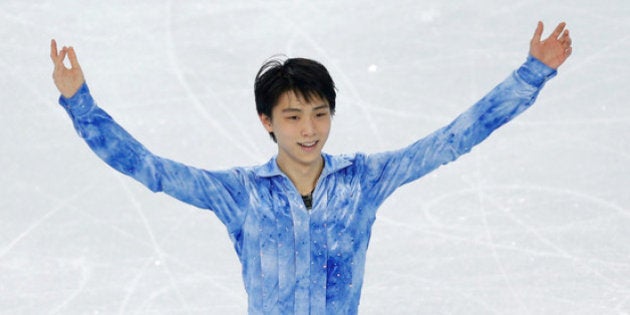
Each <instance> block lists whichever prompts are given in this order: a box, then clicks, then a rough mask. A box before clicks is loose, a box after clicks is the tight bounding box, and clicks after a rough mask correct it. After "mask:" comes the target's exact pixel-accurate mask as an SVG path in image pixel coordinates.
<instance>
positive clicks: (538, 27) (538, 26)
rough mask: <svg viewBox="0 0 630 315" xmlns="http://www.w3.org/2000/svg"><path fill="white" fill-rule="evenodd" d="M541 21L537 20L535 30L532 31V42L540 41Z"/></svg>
mask: <svg viewBox="0 0 630 315" xmlns="http://www.w3.org/2000/svg"><path fill="white" fill-rule="evenodd" d="M543 28H544V26H543V22H542V21H538V25H537V26H536V31H534V37H532V42H540V39H541V37H542V32H543Z"/></svg>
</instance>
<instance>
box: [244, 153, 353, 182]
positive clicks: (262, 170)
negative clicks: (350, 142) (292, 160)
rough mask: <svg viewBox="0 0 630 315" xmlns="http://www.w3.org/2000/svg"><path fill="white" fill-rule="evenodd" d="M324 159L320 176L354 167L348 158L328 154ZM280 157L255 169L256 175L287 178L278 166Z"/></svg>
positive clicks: (273, 158)
mask: <svg viewBox="0 0 630 315" xmlns="http://www.w3.org/2000/svg"><path fill="white" fill-rule="evenodd" d="M322 157H323V158H324V169H323V170H322V174H321V175H320V176H328V175H329V174H332V173H334V172H337V171H339V170H341V169H344V168H346V167H348V166H350V165H352V160H351V159H350V158H348V157H346V156H337V155H335V156H333V155H329V154H326V153H322ZM277 158H278V157H277V156H274V157H272V158H271V159H270V160H269V161H268V162H267V163H265V164H263V165H260V166H257V167H255V168H254V173H255V174H256V175H257V176H259V177H274V176H286V175H285V174H284V173H283V172H282V171H281V170H280V167H279V166H278V163H277V162H276V159H277Z"/></svg>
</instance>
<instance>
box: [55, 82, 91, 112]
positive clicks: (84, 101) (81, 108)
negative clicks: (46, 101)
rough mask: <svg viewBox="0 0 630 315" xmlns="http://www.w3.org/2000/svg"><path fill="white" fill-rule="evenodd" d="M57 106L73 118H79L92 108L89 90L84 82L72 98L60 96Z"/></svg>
mask: <svg viewBox="0 0 630 315" xmlns="http://www.w3.org/2000/svg"><path fill="white" fill-rule="evenodd" d="M59 104H60V105H61V106H62V107H63V108H65V109H66V111H67V112H68V113H70V115H71V116H73V117H76V116H81V115H83V114H85V113H87V112H89V111H90V110H91V109H92V107H94V101H93V100H92V95H90V89H89V88H88V86H87V83H85V82H84V83H83V85H81V87H80V88H79V90H78V91H77V92H76V93H74V95H73V96H72V97H70V98H67V97H65V96H63V95H61V96H60V97H59Z"/></svg>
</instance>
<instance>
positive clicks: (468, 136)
mask: <svg viewBox="0 0 630 315" xmlns="http://www.w3.org/2000/svg"><path fill="white" fill-rule="evenodd" d="M564 27H565V24H564V23H561V24H559V25H558V26H557V27H556V29H555V30H554V32H553V33H552V34H551V35H550V36H549V38H547V39H545V40H541V35H542V31H543V25H542V23H541V22H539V23H538V27H537V28H536V31H535V33H534V36H533V38H532V40H531V44H530V52H529V56H528V58H527V60H526V62H525V63H524V64H523V65H522V66H521V67H520V68H519V69H517V70H516V71H514V72H513V73H512V74H511V75H510V76H509V77H508V78H507V79H506V80H505V81H503V82H502V83H500V84H499V85H498V86H497V87H495V88H494V89H493V90H492V91H491V92H490V93H489V94H488V95H486V96H485V97H484V98H483V99H482V100H481V101H479V102H478V103H477V104H475V105H474V106H473V107H471V108H470V109H469V110H467V111H466V112H464V113H463V114H461V115H460V116H459V117H458V118H457V119H455V120H454V121H453V122H452V123H451V124H449V125H448V126H445V127H443V128H441V129H439V130H437V131H435V132H434V133H432V134H431V135H429V136H427V137H425V138H423V139H421V140H419V141H417V142H415V143H413V144H411V145H410V146H408V147H406V148H403V149H400V150H398V151H392V152H384V153H378V154H372V155H366V154H359V153H357V154H354V155H349V156H331V155H328V154H326V153H323V152H322V150H323V147H324V144H325V143H326V140H327V138H328V134H329V131H330V126H331V116H332V115H333V114H334V112H335V96H336V94H335V87H334V83H333V80H332V78H331V77H330V75H329V74H328V71H327V70H326V68H324V66H322V65H321V64H319V63H317V62H315V61H312V60H308V59H300V58H296V59H288V60H286V61H284V62H282V61H277V60H276V61H270V62H268V63H266V64H265V65H264V66H263V67H262V68H261V70H260V71H259V72H258V75H257V77H256V83H255V95H256V107H257V111H258V114H259V116H260V121H261V123H262V125H263V126H264V128H265V129H266V130H267V132H269V133H270V135H271V137H272V139H273V140H274V141H275V142H276V143H277V145H278V153H277V155H276V156H274V157H273V158H271V160H270V161H269V162H267V163H266V164H263V165H261V166H257V167H250V168H244V167H236V168H233V169H229V170H225V171H206V170H200V169H196V168H193V167H190V166H186V165H184V164H181V163H178V162H174V161H171V160H167V159H164V158H161V157H159V156H156V155H154V154H152V153H151V152H149V151H148V150H147V149H146V148H144V147H143V146H142V144H140V143H139V142H137V141H136V140H135V139H134V138H132V137H131V136H130V135H129V134H128V133H127V132H126V131H125V130H123V129H122V128H121V127H120V126H119V125H118V124H116V123H115V122H114V121H113V120H112V118H111V117H110V116H109V115H108V114H107V113H105V112H104V111H103V110H102V109H101V108H99V107H98V106H97V105H96V104H95V103H94V100H93V99H92V97H91V95H90V93H89V90H88V87H87V85H86V84H85V80H84V77H83V74H82V71H81V68H80V66H79V63H78V61H77V57H76V55H75V52H74V50H73V49H72V48H71V47H70V48H66V47H64V48H63V49H62V50H61V51H60V52H58V51H57V46H56V43H55V41H54V40H53V41H52V42H51V58H52V60H53V63H54V65H55V70H54V74H53V77H54V80H55V84H56V85H57V87H58V89H59V91H60V92H61V93H62V96H61V98H60V100H59V101H60V104H61V105H62V106H63V107H64V108H65V109H66V110H67V112H68V114H69V115H70V117H71V119H72V121H73V123H74V126H75V129H76V130H77V131H78V133H79V135H80V136H81V137H82V138H83V139H84V140H85V141H86V142H87V143H88V145H89V146H90V147H91V148H92V150H93V151H94V152H95V153H96V154H97V155H98V156H99V157H100V158H102V159H103V160H104V161H105V162H107V163H108V164H109V165H111V166H112V167H113V168H115V169H117V170H119V171H120V172H122V173H124V174H126V175H129V176H132V177H133V178H135V179H136V180H138V181H140V182H141V183H142V184H144V185H146V186H147V187H148V188H149V189H151V190H152V191H156V192H157V191H163V192H165V193H167V194H169V195H171V196H173V197H175V198H177V199H179V200H181V201H184V202H186V203H189V204H192V205H195V206H197V207H200V208H204V209H210V210H212V211H213V212H214V213H215V214H216V215H217V217H218V218H219V219H220V220H221V222H222V223H223V224H225V226H226V227H227V230H228V233H229V235H230V238H231V240H232V241H233V243H234V247H235V249H236V252H237V254H238V257H239V259H240V261H241V264H242V273H243V280H244V283H245V289H246V291H247V294H248V302H249V313H250V314H291V313H293V314H309V313H310V314H355V313H357V310H358V305H359V297H360V293H361V285H362V282H363V273H364V266H365V257H366V251H367V247H368V242H369V239H370V231H371V227H372V223H373V222H374V219H375V214H376V210H377V208H378V207H379V205H380V204H381V203H382V202H383V201H384V200H385V198H387V197H388V196H389V195H390V194H391V193H393V192H394V190H395V189H396V188H397V187H400V186H401V185H403V184H405V183H408V182H410V181H413V180H415V179H418V178H419V177H421V176H423V175H425V174H427V173H428V172H430V171H432V170H434V169H436V168H437V167H439V166H440V165H442V164H446V163H448V162H450V161H453V160H455V159H456V158H457V157H458V156H460V155H461V154H464V153H466V152H468V151H470V149H471V148H472V147H473V146H474V145H476V144H478V143H479V142H481V141H482V140H483V139H485V138H486V137H487V136H488V135H489V134H490V133H491V132H492V131H493V130H495V129H496V128H498V127H499V126H501V125H503V124H504V123H506V122H508V121H509V120H510V119H512V118H513V117H515V116H516V115H517V114H519V113H521V112H522V111H523V110H525V109H526V108H528V107H529V106H530V105H531V104H532V103H533V102H534V100H535V98H536V96H537V95H538V93H539V92H540V90H541V88H542V86H543V85H544V83H545V82H546V81H547V80H548V79H550V78H552V77H553V76H554V75H555V74H556V69H557V68H558V67H559V66H560V65H561V64H562V63H563V62H564V61H565V60H566V59H567V58H568V57H569V55H570V54H571V38H570V36H569V32H568V30H565V29H564ZM66 55H67V56H68V58H69V60H70V64H71V67H70V68H67V67H65V66H64V64H63V60H64V58H65V57H66Z"/></svg>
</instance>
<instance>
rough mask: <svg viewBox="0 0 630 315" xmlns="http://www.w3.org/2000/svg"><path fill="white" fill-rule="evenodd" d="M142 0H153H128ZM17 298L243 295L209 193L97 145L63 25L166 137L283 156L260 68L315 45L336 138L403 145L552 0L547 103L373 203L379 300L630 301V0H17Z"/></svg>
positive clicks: (371, 257) (121, 309)
mask: <svg viewBox="0 0 630 315" xmlns="http://www.w3.org/2000/svg"><path fill="white" fill-rule="evenodd" d="M130 3H132V4H130ZM0 20H2V25H3V26H2V27H0V34H1V36H0V38H2V42H1V44H0V45H1V52H0V70H1V72H2V75H1V76H0V95H1V96H2V99H3V103H2V105H0V109H1V111H0V113H1V115H0V126H1V130H2V132H1V133H0V148H1V149H2V154H1V155H0V165H1V167H2V169H1V170H2V174H1V175H0V187H1V189H0V314H244V313H246V310H247V300H246V295H245V291H244V288H243V282H242V280H241V275H240V264H239V262H238V259H237V256H236V254H235V253H234V250H233V248H232V244H231V242H230V240H229V238H228V235H227V232H226V230H225V228H224V227H223V226H222V225H221V224H220V222H219V221H218V220H217V219H216V217H215V216H214V214H213V213H212V212H210V211H205V210H199V209H196V208H193V207H192V206H188V205H186V204H183V203H180V202H178V201H176V200H174V199H171V198H170V197H168V196H166V195H164V194H154V193H151V192H150V191H149V190H147V189H145V188H144V187H143V186H141V185H140V184H138V183H136V182H135V181H133V180H132V179H129V178H127V177H125V176H123V175H121V174H119V173H117V172H115V171H113V170H112V169H110V168H109V167H108V166H107V165H106V164H104V163H103V162H102V161H101V160H99V159H98V158H97V157H96V156H95V155H94V154H93V153H92V152H91V151H90V150H89V149H88V147H87V146H86V145H85V143H84V142H83V141H82V140H81V139H80V138H79V137H78V136H77V134H76V133H75V131H74V129H73V127H72V124H71V122H70V120H69V119H68V117H67V114H66V113H65V111H64V110H63V109H62V108H61V107H60V106H59V105H58V104H57V99H58V96H59V94H58V92H57V90H56V88H55V86H54V84H53V82H52V78H51V74H52V68H53V67H52V63H51V61H50V59H49V43H50V39H51V38H56V39H57V41H58V42H59V44H60V45H61V46H63V45H73V46H74V47H75V48H76V51H77V54H78V57H79V61H80V62H81V65H82V68H83V70H84V73H85V76H86V79H87V82H88V84H89V86H90V89H91V91H92V94H93V95H94V97H95V99H96V101H97V102H98V104H99V105H100V106H101V107H103V108H104V109H106V110H107V111H108V112H109V113H110V114H111V115H112V116H113V117H114V118H115V119H116V120H117V121H118V122H119V123H121V124H122V125H123V126H124V127H125V128H126V129H127V130H128V131H129V132H130V133H131V134H133V135H134V136H135V137H136V138H137V139H139V140H140V141H141V142H142V143H144V144H145V146H147V147H148V148H149V149H151V150H152V151H153V152H154V153H156V154H159V155H162V156H165V157H168V158H171V159H174V160H178V161H181V162H185V163H187V164H190V165H194V166H198V167H202V168H206V169H225V168H229V167H231V166H237V165H255V164H261V163H264V162H266V161H267V160H268V159H269V158H270V157H271V156H272V155H273V154H275V151H276V146H275V144H274V143H273V142H272V141H271V140H270V139H269V137H268V135H267V134H266V132H265V131H264V129H263V128H262V126H261V125H260V123H259V121H258V118H257V116H256V111H255V106H254V98H253V80H254V76H255V74H256V72H257V70H258V68H259V67H260V65H261V64H262V63H263V62H264V61H265V60H266V59H267V58H269V57H270V56H272V55H275V54H286V55H288V56H291V57H296V56H303V57H309V58H314V59H317V60H319V61H321V62H322V63H323V64H325V65H326V66H327V67H328V69H329V70H330V72H331V74H332V76H333V78H334V79H335V81H336V83H337V86H338V98H337V114H336V116H335V117H334V120H333V131H332V134H331V136H330V139H329V142H328V144H327V148H326V151H327V152H329V153H333V154H337V153H351V152H356V151H362V152H368V153H371V152H379V151H384V150H391V149H396V148H400V147H403V146H406V145H408V144H410V143H411V142H412V141H414V140H417V139H419V138H420V137H422V136H424V135H427V134H428V133H430V132H432V131H433V130H435V129H437V128H439V127H441V126H443V125H445V124H447V123H449V122H450V121H451V120H452V119H454V118H455V117H456V116H457V115H458V114H459V113H460V112H462V111H464V110H465V109H466V108H468V107H469V106H471V105H472V104H474V103H475V102H476V101H477V100H479V99H480V98H481V97H483V95H484V94H485V93H487V92H488V91H489V90H490V89H491V88H492V87H494V86H495V85H496V84H498V83H499V82H500V81H502V80H503V79H504V78H505V77H507V76H508V75H509V74H510V72H511V71H513V70H514V69H516V68H517V67H518V66H519V65H520V64H521V63H522V62H523V61H524V60H525V58H526V56H527V51H528V47H529V40H530V38H531V36H532V34H533V32H534V29H535V27H536V22H537V21H538V20H542V21H543V22H545V26H546V30H545V34H544V37H546V36H547V35H548V34H549V32H550V30H551V29H553V27H555V25H556V24H557V23H558V22H560V21H566V22H567V23H568V27H569V29H570V30H571V34H572V37H573V56H572V57H571V58H570V59H569V60H568V61H567V63H565V64H564V65H563V66H562V67H561V68H560V70H559V73H558V75H557V77H556V78H554V79H553V80H552V81H550V82H548V84H547V86H546V87H545V88H544V90H543V91H542V93H541V94H540V96H539V98H538V101H537V102H536V104H535V105H534V106H533V107H532V108H531V109H530V110H528V111H527V112H525V113H523V114H522V115H521V116H519V117H518V118H516V120H514V121H513V122H511V123H509V124H508V125H506V126H504V127H503V128H502V129H500V130H498V131H496V132H495V133H494V134H493V135H492V136H491V137H490V138H489V139H488V140H487V141H485V142H484V143H482V144H481V145H479V146H477V147H476V148H475V149H473V151H472V152H471V153H470V154H468V155H466V156H463V157H462V158H460V159H459V160H458V161H456V162H454V163H453V164H450V165H447V166H445V167H442V168H440V169H438V170H437V171H435V172H433V173H431V174H429V175H427V176H426V177H424V178H422V179H420V180H419V181H416V182H414V183H411V184H409V185H407V186H404V187H403V188H401V189H400V190H398V191H397V192H396V193H395V194H394V195H393V196H392V197H390V199H389V200H388V201H387V202H386V203H385V204H384V205H383V206H382V207H381V209H380V210H379V212H378V215H377V220H376V223H375V225H374V229H373V234H372V241H371V244H370V249H369V251H368V258H367V265H366V277H365V281H364V284H363V294H362V299H361V306H360V313H361V314H630V104H629V99H630V71H629V70H630V67H629V66H630V3H629V2H628V1H627V0H604V1H587V0H572V1H568V0H567V1H541V0H538V1H498V0H480V1H438V0H429V1H411V0H392V1H374V0H368V1H357V0H352V1H351V0H336V1H330V0H328V1H245V0H216V1H200V0H198V1H189V0H186V1H174V0H172V1H165V0H151V1H149V0H143V1H123V0H110V1H78V0H77V1H71V0H57V1H43V0H33V1H23V0H2V1H0Z"/></svg>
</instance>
